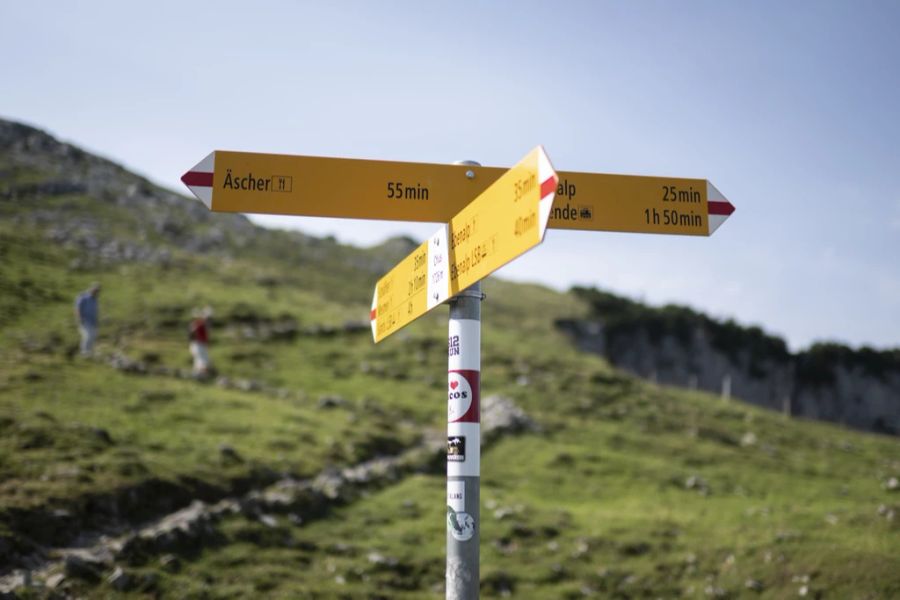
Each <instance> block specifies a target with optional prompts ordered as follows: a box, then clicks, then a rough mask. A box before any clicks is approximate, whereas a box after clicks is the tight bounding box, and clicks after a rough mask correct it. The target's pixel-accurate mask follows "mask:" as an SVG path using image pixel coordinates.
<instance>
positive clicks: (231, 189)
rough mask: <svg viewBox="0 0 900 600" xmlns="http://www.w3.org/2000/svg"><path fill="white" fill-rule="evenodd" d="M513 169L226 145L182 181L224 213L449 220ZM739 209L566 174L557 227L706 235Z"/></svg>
mask: <svg viewBox="0 0 900 600" xmlns="http://www.w3.org/2000/svg"><path fill="white" fill-rule="evenodd" d="M505 172H506V169H501V168H496V167H477V166H464V165H441V164H429V163H410V162H389V161H378V160H358V159H346V158H323V157H314V156H293V155H283V154H255V153H249V152H226V151H221V150H217V151H215V152H212V153H210V154H209V156H207V157H206V158H204V159H203V160H202V161H200V162H199V163H198V164H197V165H196V166H195V167H194V168H193V169H191V170H190V171H188V172H187V173H185V174H184V176H183V177H182V178H181V180H182V181H183V182H184V184H185V185H187V187H188V188H189V189H190V190H191V192H193V193H194V195H196V196H197V198H199V199H200V200H201V201H203V203H204V204H206V206H207V207H208V208H210V209H211V210H214V211H223V212H246V213H260V214H280V215H299V216H308V217H345V218H353V219H385V220H394V221H420V222H421V221H424V222H434V223H446V222H447V221H448V220H450V218H451V217H453V215H455V214H456V213H457V212H459V211H460V209H462V208H463V207H464V206H465V205H466V204H468V203H469V202H470V201H471V200H472V199H474V198H475V197H477V196H478V195H479V194H480V193H482V192H483V191H484V190H486V189H487V188H488V186H489V185H491V184H492V183H494V182H495V181H496V180H497V179H498V178H500V177H501V176H502V175H503V174H504V173H505ZM732 212H734V206H732V204H731V203H730V202H728V200H726V199H725V197H724V196H723V195H722V194H721V193H720V192H719V191H718V190H717V189H716V188H715V187H714V186H713V185H712V184H711V183H710V182H708V181H707V180H705V179H686V178H679V177H644V176H635V175H608V174H603V173H575V172H560V173H559V182H558V183H557V189H556V201H555V203H554V205H553V208H552V210H551V211H550V225H549V226H550V227H551V228H554V229H578V230H586V231H622V232H634V233H663V234H681V235H699V236H706V235H711V234H712V233H713V232H714V231H715V230H716V229H717V228H718V227H719V226H720V225H721V224H722V223H723V222H724V221H725V219H727V218H728V217H729V215H731V213H732Z"/></svg>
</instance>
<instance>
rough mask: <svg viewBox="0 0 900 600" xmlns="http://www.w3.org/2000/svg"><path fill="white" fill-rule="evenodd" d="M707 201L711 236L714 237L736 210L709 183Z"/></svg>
mask: <svg viewBox="0 0 900 600" xmlns="http://www.w3.org/2000/svg"><path fill="white" fill-rule="evenodd" d="M706 199H707V201H706V206H707V208H706V210H707V214H708V217H707V220H708V221H709V235H712V234H713V232H714V231H715V230H716V229H718V228H719V227H720V226H721V225H722V223H724V222H725V219H727V218H728V217H730V216H731V213H733V212H734V210H735V209H734V205H733V204H732V203H731V202H729V201H728V199H727V198H725V196H723V195H722V192H720V191H719V190H717V189H716V186H714V185H713V184H711V183H710V182H708V181H707V182H706Z"/></svg>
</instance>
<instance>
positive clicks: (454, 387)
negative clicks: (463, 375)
mask: <svg viewBox="0 0 900 600" xmlns="http://www.w3.org/2000/svg"><path fill="white" fill-rule="evenodd" d="M458 387H459V382H458V381H451V382H450V389H451V390H455V389H456V388H458Z"/></svg>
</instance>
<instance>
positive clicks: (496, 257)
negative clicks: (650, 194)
mask: <svg viewBox="0 0 900 600" xmlns="http://www.w3.org/2000/svg"><path fill="white" fill-rule="evenodd" d="M558 181H559V178H558V177H557V175H556V173H555V172H554V170H553V166H552V165H551V164H550V160H549V159H548V158H547V155H546V154H545V153H544V149H543V148H542V147H540V146H538V147H537V148H535V149H534V150H532V151H531V152H529V153H528V156H526V157H525V158H523V159H522V160H521V161H520V162H519V163H518V164H517V165H516V166H514V167H513V168H511V169H509V170H508V171H507V172H506V173H504V174H503V175H502V176H500V178H499V179H497V180H496V181H495V182H494V183H493V184H492V185H491V186H490V187H489V188H487V189H486V190H485V191H484V192H482V193H481V194H480V195H479V196H478V197H477V198H475V200H473V201H472V202H471V203H469V204H468V205H467V206H465V207H464V208H463V209H462V210H460V211H459V212H458V213H457V214H456V215H454V216H453V218H451V219H450V221H449V222H448V223H447V224H446V225H443V226H442V227H441V228H440V229H438V230H437V231H436V232H435V234H434V235H432V236H431V237H430V238H429V239H428V240H426V241H425V242H423V243H422V244H421V245H420V246H419V247H418V248H416V249H415V250H414V251H413V252H412V253H411V254H410V255H409V256H407V257H406V258H404V259H403V260H401V261H400V262H399V263H398V264H397V266H395V267H394V268H393V269H391V271H390V272H388V274H387V275H385V276H384V277H382V278H381V279H380V280H379V281H378V283H377V284H376V286H375V293H374V295H373V297H372V314H371V320H372V336H373V337H374V339H375V342H380V341H381V340H383V339H384V338H386V337H387V336H389V335H390V334H392V333H394V332H395V331H398V330H399V329H401V328H402V327H404V326H405V325H407V324H408V323H410V322H412V321H413V320H415V319H417V318H419V317H420V316H422V315H424V314H425V313H426V312H428V311H429V310H431V309H432V308H434V307H435V306H437V305H438V304H440V303H441V302H443V301H444V300H447V299H448V298H450V297H451V296H454V295H456V294H457V293H459V292H460V291H461V290H464V289H466V288H467V287H469V286H471V285H472V284H473V283H475V282H477V281H480V280H481V279H483V278H484V277H487V276H488V275H490V274H491V273H493V272H494V271H496V270H497V269H499V268H500V267H502V266H503V265H505V264H506V263H508V262H509V261H511V260H513V259H514V258H516V257H517V256H519V255H521V254H523V253H524V252H526V251H527V250H529V249H531V248H533V247H534V246H537V245H538V244H540V243H541V241H542V240H543V239H544V233H545V232H546V229H547V222H548V220H549V216H550V209H551V207H552V204H553V198H554V195H555V191H556V186H557V183H558Z"/></svg>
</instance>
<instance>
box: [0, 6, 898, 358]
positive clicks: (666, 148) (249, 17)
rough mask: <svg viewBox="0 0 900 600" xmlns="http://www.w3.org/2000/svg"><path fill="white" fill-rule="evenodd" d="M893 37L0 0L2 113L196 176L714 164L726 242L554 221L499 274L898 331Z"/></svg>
mask: <svg viewBox="0 0 900 600" xmlns="http://www.w3.org/2000/svg"><path fill="white" fill-rule="evenodd" d="M898 32H900V2H896V1H893V0H884V1H881V2H866V1H858V0H854V1H852V2H851V1H850V0H847V1H846V2H826V1H818V0H816V1H790V2H784V1H781V0H779V1H773V2H743V1H741V2H738V1H722V0H716V1H709V2H693V1H684V2H670V1H658V2H650V1H641V2H625V1H622V2H603V1H594V2H553V3H551V2H523V1H516V2H499V1H498V2H488V1H482V2H463V1H457V2H422V1H421V0H420V1H416V2H337V1H335V2H324V1H317V2H258V3H249V2H221V1H219V2H208V3H200V2H194V3H187V2H160V1H156V2H152V3H134V2H122V1H121V0H118V1H115V2H77V3H76V2H61V1H60V2H2V3H0V115H2V116H4V117H7V118H13V119H18V120H23V121H25V122H28V123H30V124H33V125H36V126H39V127H41V128H44V129H47V130H48V131H50V132H51V133H52V134H54V135H56V136H58V137H61V138H62V139H64V140H67V141H70V142H73V143H75V144H78V145H81V146H83V147H86V148H87V149H88V150H91V151H94V152H97V153H99V154H101V155H104V156H106V157H108V158H111V159H113V160H115V161H117V162H120V163H123V164H125V165H126V166H127V167H129V168H131V169H133V170H135V171H138V172H139V173H142V174H144V175H146V176H148V177H149V178H151V179H153V180H154V181H156V182H158V183H160V184H162V185H165V186H168V187H170V188H172V189H175V190H178V191H180V192H184V193H186V190H184V188H183V187H182V186H181V183H180V181H179V177H180V176H181V174H182V173H184V172H185V171H186V170H187V169H189V168H190V167H192V166H193V165H194V164H195V163H196V162H198V161H199V160H200V159H202V158H203V157H204V156H206V154H208V153H209V152H210V151H211V150H214V149H229V150H244V151H255V152H278V153H294V154H306V155H323V156H342V157H356V158H378V159H385V160H405V161H421V162H453V161H456V160H460V159H473V160H478V161H480V162H481V163H482V164H485V165H493V166H509V165H512V164H514V163H515V162H516V161H518V160H519V159H520V158H521V157H522V156H524V155H525V153H527V152H528V150H530V149H531V148H533V147H534V146H535V145H537V144H543V145H544V146H545V148H546V149H547V152H548V154H549V155H550V157H551V159H552V160H553V162H554V165H555V166H556V168H557V169H561V170H568V171H591V172H606V173H631V174H643V175H671V176H682V177H697V178H705V179H709V180H710V181H712V182H713V183H714V184H715V185H716V187H717V188H718V189H719V190H721V191H722V193H723V194H724V195H725V196H726V197H727V198H728V199H729V200H730V201H731V202H732V203H733V204H734V205H735V206H736V207H737V212H736V213H735V214H734V215H732V217H731V218H730V219H729V220H728V221H727V222H726V223H725V224H724V225H723V226H722V227H721V228H720V229H719V230H718V231H717V232H716V233H715V235H713V236H712V237H710V238H682V237H676V236H651V235H639V234H613V233H587V232H563V231H559V230H551V231H549V232H548V234H547V238H546V240H545V242H544V244H543V245H542V246H540V247H539V248H537V249H536V250H534V251H532V252H530V253H529V254H527V255H525V256H524V257H522V258H520V259H518V260H517V261H515V262H514V263H512V264H511V265H509V266H507V267H505V268H504V269H503V270H502V271H501V272H500V273H501V275H502V276H505V277H507V278H512V279H517V280H528V281H538V282H543V283H546V284H548V285H552V286H554V287H557V288H559V289H566V288H568V286H570V285H572V284H576V283H577V284H588V285H597V286H601V287H603V288H607V289H610V290H612V291H615V292H618V293H622V294H626V295H628V296H631V297H635V298H640V299H643V300H645V301H647V302H650V303H653V304H660V303H664V302H677V303H681V304H688V305H691V306H693V307H695V308H699V309H702V310H704V311H707V312H709V313H711V314H712V315H714V316H717V317H733V318H735V319H736V320H738V321H739V322H741V323H744V324H756V325H761V326H763V327H764V328H765V329H766V330H767V331H770V332H772V333H775V334H778V335H782V336H785V337H786V338H787V339H788V341H789V343H790V345H791V347H792V348H794V349H797V348H800V347H803V346H806V345H808V344H809V343H811V342H812V341H814V340H822V339H829V340H837V341H841V342H844V343H849V344H852V345H860V344H869V345H875V346H878V347H886V346H900V266H898V264H900V33H898ZM260 222H264V223H266V224H272V225H277V226H284V227H296V228H299V229H302V230H304V231H307V232H310V233H314V234H325V233H331V234H334V235H335V236H336V237H337V238H338V239H340V240H343V241H348V242H353V243H356V244H361V245H369V244H373V243H376V242H378V241H381V240H382V239H384V238H385V237H387V236H390V235H395V234H411V235H413V236H414V237H417V238H424V237H425V236H427V235H429V234H431V233H432V232H433V231H434V230H435V226H434V225H424V224H419V225H411V224H405V223H385V222H374V221H347V220H331V219H327V220H321V219H310V218H291V219H286V218H278V219H273V218H267V219H266V220H265V221H262V220H260ZM370 296H371V290H370V289H360V298H361V299H362V300H365V299H367V298H369V297H370ZM487 310H488V307H486V311H487ZM485 314H486V315H489V312H486V313H485Z"/></svg>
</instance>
